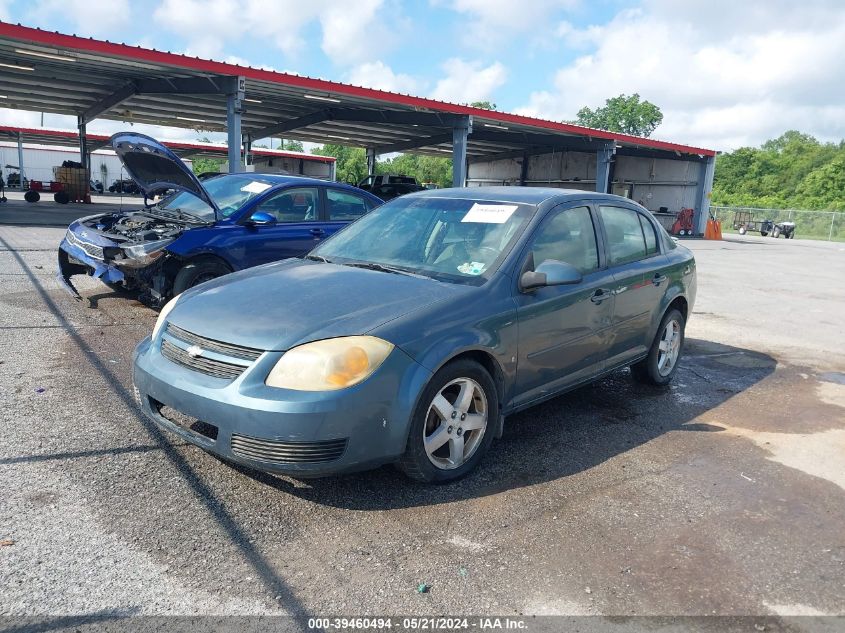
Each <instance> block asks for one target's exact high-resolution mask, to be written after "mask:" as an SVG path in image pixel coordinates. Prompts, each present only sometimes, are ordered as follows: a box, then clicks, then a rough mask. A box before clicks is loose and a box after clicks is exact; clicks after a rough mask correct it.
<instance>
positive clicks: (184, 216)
mask: <svg viewBox="0 0 845 633" xmlns="http://www.w3.org/2000/svg"><path fill="white" fill-rule="evenodd" d="M150 210H155V211H158V212H159V213H161V214H162V215H163V216H166V217H168V216H169V217H175V218H177V219H179V220H185V221H189V222H190V221H193V222H196V223H198V224H211V222H209V221H208V220H206V219H205V218H203V217H202V216H199V215H196V214H194V213H188V212H187V211H182V209H164V208H162V207H152V208H151V209H150Z"/></svg>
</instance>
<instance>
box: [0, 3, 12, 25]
mask: <svg viewBox="0 0 845 633" xmlns="http://www.w3.org/2000/svg"><path fill="white" fill-rule="evenodd" d="M11 3H12V0H0V20H3V21H4V22H10V21H11V17H10V13H9V5H10V4H11Z"/></svg>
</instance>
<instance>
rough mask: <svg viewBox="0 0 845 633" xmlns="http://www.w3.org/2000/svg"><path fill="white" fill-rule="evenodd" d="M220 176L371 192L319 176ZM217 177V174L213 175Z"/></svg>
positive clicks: (256, 174) (363, 192)
mask: <svg viewBox="0 0 845 633" xmlns="http://www.w3.org/2000/svg"><path fill="white" fill-rule="evenodd" d="M221 176H235V177H237V178H242V179H244V180H261V181H263V182H266V183H267V184H270V185H273V186H276V185H323V186H328V187H338V188H340V189H348V190H350V191H354V192H356V193H361V194H367V195H368V196H372V195H373V194H372V193H370V192H369V191H365V190H364V189H359V188H358V187H356V186H355V185H350V184H347V183H345V182H338V181H335V180H322V179H320V178H309V177H308V176H288V175H285V174H262V173H259V172H248V171H247V172H238V173H236V174H221ZM215 178H219V176H215Z"/></svg>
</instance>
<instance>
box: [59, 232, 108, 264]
mask: <svg viewBox="0 0 845 633" xmlns="http://www.w3.org/2000/svg"><path fill="white" fill-rule="evenodd" d="M65 238H66V239H67V241H68V242H69V243H71V244H73V245H74V246H78V247H79V248H81V249H82V250H83V251H85V253H86V254H87V255H88V256H89V257H93V258H94V259H103V247H102V246H97V245H96V244H91V243H90V242H83V241H82V240H80V239H79V238H78V237H76V235H74V233H73V231H71V230H68V232H67V234H66V235H65Z"/></svg>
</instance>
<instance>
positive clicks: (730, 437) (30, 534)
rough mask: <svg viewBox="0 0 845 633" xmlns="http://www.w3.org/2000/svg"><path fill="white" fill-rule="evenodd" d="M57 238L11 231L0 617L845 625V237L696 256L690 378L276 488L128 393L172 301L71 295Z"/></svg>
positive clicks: (573, 399)
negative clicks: (446, 469)
mask: <svg viewBox="0 0 845 633" xmlns="http://www.w3.org/2000/svg"><path fill="white" fill-rule="evenodd" d="M62 234H63V229H60V228H49V227H43V226H41V227H33V226H8V225H7V226H0V280H2V281H0V330H2V337H0V410H2V412H3V416H2V419H3V422H2V442H0V541H2V540H3V539H9V540H11V541H13V544H11V545H6V546H0V577H2V583H3V584H2V591H0V615H16V616H23V615H30V616H62V615H65V616H67V615H76V614H114V613H120V614H137V615H142V614H147V615H173V614H182V615H199V614H202V615H226V614H254V615H261V614H280V613H295V614H304V615H317V614H374V613H375V614H409V613H417V614H423V613H424V614H434V613H461V614H482V613H490V612H492V613H497V614H501V615H518V614H555V613H562V614H570V615H578V614H601V615H633V614H636V615H675V614H697V615H705V614H722V615H747V614H752V615H763V614H769V615H803V614H807V615H812V614H845V530H843V528H842V526H843V524H845V332H844V331H843V323H845V322H844V321H843V316H845V246H843V245H842V244H831V243H825V242H811V241H803V240H792V241H785V240H782V239H781V240H773V239H772V238H755V237H751V236H745V237H743V238H733V237H731V238H728V239H727V240H726V241H724V242H688V243H689V244H690V246H691V247H692V248H693V250H694V251H695V252H696V257H697V259H698V262H699V298H698V302H697V304H696V307H695V313H694V314H693V317H692V319H691V322H690V324H689V327H688V330H687V336H688V347H687V351H686V357H685V358H684V360H683V363H682V365H681V367H680V371H679V374H678V376H677V379H676V383H675V385H674V386H673V387H672V388H670V389H666V390H663V389H645V388H643V387H641V386H635V384H634V383H633V382H632V381H631V380H630V377H629V375H628V373H627V371H622V372H618V373H616V374H614V375H612V376H610V377H609V378H607V379H605V380H603V381H602V382H601V383H600V384H596V385H593V386H589V387H585V388H583V389H580V390H578V391H576V392H573V393H571V394H568V395H566V396H563V397H560V398H558V399H556V400H554V401H551V402H549V403H546V404H544V405H542V406H540V407H538V408H535V409H533V410H529V411H526V412H524V413H521V414H519V415H516V416H513V417H512V418H509V419H508V421H507V423H506V428H505V435H504V438H503V439H502V440H501V441H499V442H497V443H495V444H494V445H493V449H492V451H491V452H490V454H489V455H488V456H487V458H486V459H485V461H484V462H483V464H482V467H481V468H480V469H479V470H478V471H477V472H476V473H474V474H473V475H471V476H470V477H469V478H467V479H465V480H463V481H461V482H458V483H455V484H451V485H446V486H441V487H425V486H421V485H417V484H414V483H412V482H410V481H408V480H406V479H405V478H404V477H402V476H399V475H398V473H397V472H396V471H394V470H393V469H392V468H389V467H385V468H382V469H379V470H376V471H372V472H369V473H362V474H358V475H353V476H346V477H339V478H329V479H320V480H309V481H297V480H294V479H291V478H287V477H275V476H269V475H263V474H260V473H255V472H250V471H248V470H245V469H239V468H234V467H232V466H230V465H227V464H225V463H222V462H221V461H219V460H217V459H215V458H214V457H212V456H210V455H208V454H206V453H204V452H202V451H201V450H199V449H197V448H195V447H192V446H189V445H186V444H184V443H182V442H181V441H180V440H178V439H176V438H174V437H173V436H169V435H165V434H163V433H162V432H160V431H158V430H157V429H156V428H154V427H153V426H151V425H150V424H149V423H147V422H146V421H145V420H144V419H143V418H142V417H141V416H140V414H139V413H138V411H137V410H136V408H135V406H134V404H133V402H132V399H131V386H130V380H129V372H130V366H129V363H130V356H131V352H132V349H133V347H134V346H135V344H136V343H137V342H138V341H139V340H140V339H141V338H142V337H143V336H145V335H146V334H147V333H148V332H149V331H150V330H151V328H152V325H153V322H154V320H155V313H153V312H152V311H150V310H148V309H147V308H145V307H143V306H141V305H140V304H139V303H137V302H136V301H135V300H134V299H133V298H131V297H129V296H123V295H118V294H115V293H112V292H111V291H110V290H109V289H108V288H106V287H105V286H103V285H101V284H99V283H98V282H94V281H91V280H82V281H81V282H80V283H81V285H82V286H83V288H84V294H85V297H86V301H84V302H77V301H74V300H73V299H72V298H71V297H70V296H69V295H67V294H65V293H64V292H63V291H62V290H61V289H60V288H59V286H58V284H57V283H56V282H55V280H54V275H55V272H56V270H55V269H56V264H55V249H56V246H57V244H58V242H59V240H60V239H61V236H62ZM420 583H426V584H427V585H429V587H430V589H429V591H428V592H427V593H418V592H417V591H416V589H417V587H418V585H419V584H420Z"/></svg>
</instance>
